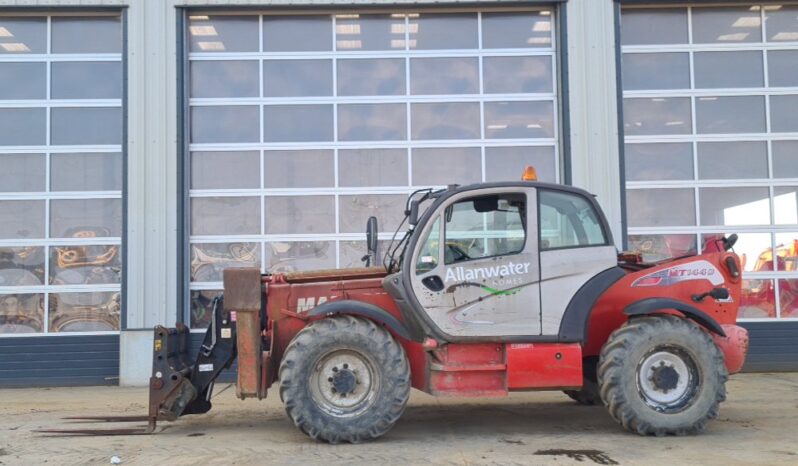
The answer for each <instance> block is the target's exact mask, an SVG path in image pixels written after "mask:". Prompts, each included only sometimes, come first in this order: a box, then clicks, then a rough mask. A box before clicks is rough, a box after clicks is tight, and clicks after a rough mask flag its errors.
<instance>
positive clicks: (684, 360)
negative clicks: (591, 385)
mask: <svg viewBox="0 0 798 466" xmlns="http://www.w3.org/2000/svg"><path fill="white" fill-rule="evenodd" d="M727 378H728V372H727V371H726V365H725V363H724V360H723V354H722V353H721V352H720V350H719V349H718V347H717V346H716V345H715V343H714V342H713V341H712V338H711V337H710V336H709V335H708V334H707V332H705V331H704V330H702V329H701V328H700V327H698V325H696V324H695V323H693V322H691V321H689V320H686V319H683V318H680V317H676V316H672V315H658V316H650V317H639V318H635V319H632V320H630V321H629V322H627V323H626V324H625V325H623V326H622V327H620V328H619V329H617V330H616V331H615V332H613V334H612V335H610V338H609V340H608V341H607V343H606V344H605V345H604V347H603V348H602V350H601V357H600V360H599V366H598V383H599V390H600V393H601V399H602V400H603V401H604V405H605V406H607V408H608V409H609V411H610V414H611V415H612V417H613V418H615V420H616V421H618V422H619V423H620V424H621V425H623V426H624V427H625V428H626V429H628V430H630V431H632V432H636V433H638V434H640V435H658V436H659V435H685V434H694V433H699V432H702V431H703V430H704V429H705V427H706V424H707V422H708V421H709V420H711V419H714V418H716V417H717V415H718V407H719V404H720V403H721V402H722V401H723V400H725V399H726V385H725V384H726V379H727Z"/></svg>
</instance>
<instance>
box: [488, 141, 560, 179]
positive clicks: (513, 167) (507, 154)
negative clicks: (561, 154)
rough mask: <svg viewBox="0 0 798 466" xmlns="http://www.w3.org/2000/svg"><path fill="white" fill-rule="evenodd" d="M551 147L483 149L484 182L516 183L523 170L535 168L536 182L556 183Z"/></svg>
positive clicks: (553, 155)
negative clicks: (528, 167)
mask: <svg viewBox="0 0 798 466" xmlns="http://www.w3.org/2000/svg"><path fill="white" fill-rule="evenodd" d="M555 158H556V154H555V151H554V147H553V146H526V147H523V146H514V147H486V148H485V181H518V180H520V179H521V174H522V173H523V172H524V168H526V167H527V166H529V165H531V166H533V167H535V171H537V174H538V180H540V181H545V182H548V183H555V182H556V181H557V171H556V169H555Z"/></svg>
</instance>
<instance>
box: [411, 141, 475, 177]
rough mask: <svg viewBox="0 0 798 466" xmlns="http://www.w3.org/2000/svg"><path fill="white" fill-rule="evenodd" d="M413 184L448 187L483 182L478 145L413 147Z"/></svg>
mask: <svg viewBox="0 0 798 466" xmlns="http://www.w3.org/2000/svg"><path fill="white" fill-rule="evenodd" d="M412 156H413V186H448V185H450V184H454V183H457V184H471V183H477V182H479V181H482V173H481V171H482V170H481V168H482V159H481V157H482V156H481V151H480V149H479V147H453V148H449V147H447V148H425V149H421V148H419V149H413V152H412Z"/></svg>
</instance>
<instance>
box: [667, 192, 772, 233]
mask: <svg viewBox="0 0 798 466" xmlns="http://www.w3.org/2000/svg"><path fill="white" fill-rule="evenodd" d="M698 195H699V199H700V206H701V225H767V224H769V223H770V196H769V194H768V188H739V187H734V188H700V189H699V193H698ZM676 205H678V204H676Z"/></svg>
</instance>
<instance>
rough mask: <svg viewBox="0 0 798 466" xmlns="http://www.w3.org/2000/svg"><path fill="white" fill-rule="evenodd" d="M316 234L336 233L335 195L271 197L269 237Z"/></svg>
mask: <svg viewBox="0 0 798 466" xmlns="http://www.w3.org/2000/svg"><path fill="white" fill-rule="evenodd" d="M313 233H322V234H323V233H335V198H334V197H333V196H270V197H267V198H266V234H270V235H280V234H313ZM333 256H334V255H333Z"/></svg>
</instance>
